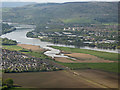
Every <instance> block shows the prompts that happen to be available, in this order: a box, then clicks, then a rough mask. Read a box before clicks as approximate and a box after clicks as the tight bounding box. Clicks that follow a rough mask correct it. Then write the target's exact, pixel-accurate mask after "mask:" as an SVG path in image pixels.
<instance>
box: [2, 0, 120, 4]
mask: <svg viewBox="0 0 120 90" xmlns="http://www.w3.org/2000/svg"><path fill="white" fill-rule="evenodd" d="M0 1H2V2H4V1H5V2H40V3H43V2H58V3H62V2H74V1H120V0H0Z"/></svg>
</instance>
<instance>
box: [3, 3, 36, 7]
mask: <svg viewBox="0 0 120 90" xmlns="http://www.w3.org/2000/svg"><path fill="white" fill-rule="evenodd" d="M30 4H35V2H2V7H22V6H25V5H30Z"/></svg>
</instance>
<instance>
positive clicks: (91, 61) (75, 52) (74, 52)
mask: <svg viewBox="0 0 120 90" xmlns="http://www.w3.org/2000/svg"><path fill="white" fill-rule="evenodd" d="M52 47H53V48H57V49H59V50H61V53H63V54H65V55H67V56H70V57H72V58H75V59H74V60H73V59H69V58H55V61H56V62H58V63H59V64H61V65H64V66H66V67H68V68H70V69H72V70H79V69H94V70H102V71H107V72H114V73H120V71H119V70H118V61H117V60H118V59H119V58H118V54H117V53H108V52H101V51H94V50H86V49H78V48H68V47H58V46H52Z"/></svg>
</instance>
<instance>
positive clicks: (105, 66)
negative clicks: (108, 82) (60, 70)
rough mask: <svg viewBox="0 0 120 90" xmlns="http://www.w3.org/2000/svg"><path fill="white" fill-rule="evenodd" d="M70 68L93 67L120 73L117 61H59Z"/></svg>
mask: <svg viewBox="0 0 120 90" xmlns="http://www.w3.org/2000/svg"><path fill="white" fill-rule="evenodd" d="M60 64H61V65H64V66H66V67H69V68H70V69H72V70H78V69H95V70H103V71H108V72H115V73H120V71H119V70H118V63H60Z"/></svg>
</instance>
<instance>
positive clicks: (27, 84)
mask: <svg viewBox="0 0 120 90" xmlns="http://www.w3.org/2000/svg"><path fill="white" fill-rule="evenodd" d="M23 46H24V49H23V47H20V46H3V47H4V48H7V49H9V50H17V51H20V52H21V50H23V52H22V53H25V54H29V55H31V56H34V57H40V58H49V57H47V56H45V55H43V52H44V51H42V50H41V49H40V50H33V49H32V52H30V51H29V50H27V49H28V47H27V45H26V46H25V45H23ZM28 46H29V45H28ZM31 46H32V45H31ZM31 46H30V47H31ZM32 47H34V46H32ZM37 48H38V47H37ZM24 50H25V52H24ZM36 51H37V52H36ZM62 52H64V53H66V54H68V51H63V50H62ZM71 52H72V51H71ZM71 52H69V55H71ZM77 53H78V52H77ZM82 54H83V53H82ZM87 55H90V54H87ZM78 56H79V55H78ZM90 56H91V57H92V59H93V58H97V59H99V57H96V56H94V55H90ZM71 57H73V56H71ZM83 57H84V56H82V57H81V58H83ZM76 58H79V57H77V56H76ZM81 58H80V59H81ZM86 58H87V59H89V57H86ZM63 59H64V61H66V60H67V59H66V58H63ZM102 59H103V58H102ZM50 60H52V59H50ZM59 60H62V59H61V58H59ZM103 60H104V59H103ZM74 61H75V60H72V59H71V62H69V60H68V62H67V63H66V62H60V61H54V62H56V63H58V64H61V65H63V66H64V67H68V70H61V71H52V72H27V73H3V80H5V79H7V78H12V79H13V81H14V84H16V85H18V86H20V87H18V88H117V87H118V74H117V73H119V72H118V63H117V62H116V61H114V62H113V63H111V62H112V60H109V61H111V62H110V63H73V62H74ZM106 61H107V60H106ZM103 81H104V83H103ZM63 82H64V83H63Z"/></svg>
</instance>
